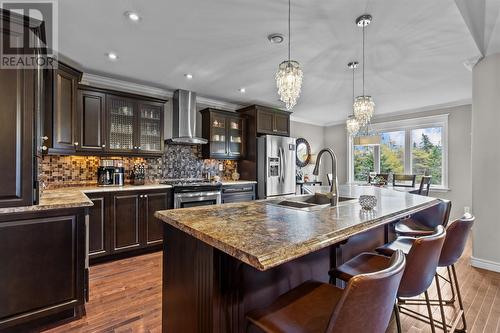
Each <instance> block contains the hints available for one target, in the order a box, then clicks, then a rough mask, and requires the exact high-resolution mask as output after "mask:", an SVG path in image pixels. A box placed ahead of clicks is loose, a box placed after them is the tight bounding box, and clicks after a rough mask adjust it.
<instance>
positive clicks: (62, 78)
mask: <svg viewBox="0 0 500 333" xmlns="http://www.w3.org/2000/svg"><path fill="white" fill-rule="evenodd" d="M80 74H81V73H79V72H78V71H76V70H74V69H72V68H71V67H68V66H66V65H64V64H61V63H59V66H58V68H57V69H54V70H52V71H50V72H49V73H48V75H47V77H48V80H47V81H48V83H47V89H46V90H47V92H46V96H47V105H46V112H45V133H44V139H45V141H44V148H43V149H44V151H45V152H47V153H49V154H76V155H79V154H81V155H88V154H97V155H112V154H121V155H134V156H148V155H154V156H159V155H161V154H162V152H163V128H164V119H165V117H164V104H165V102H166V101H165V100H161V99H156V98H149V97H145V96H138V95H134V94H128V93H123V92H118V91H111V90H106V89H100V88H94V87H89V86H85V85H80V86H79V85H78V81H79V79H80Z"/></svg>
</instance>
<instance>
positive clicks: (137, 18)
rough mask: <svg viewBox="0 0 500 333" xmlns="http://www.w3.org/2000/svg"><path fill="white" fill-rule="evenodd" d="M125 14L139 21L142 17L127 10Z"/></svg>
mask: <svg viewBox="0 0 500 333" xmlns="http://www.w3.org/2000/svg"><path fill="white" fill-rule="evenodd" d="M125 16H126V17H128V18H129V19H130V20H131V21H134V22H137V21H139V20H140V19H141V17H140V16H139V14H137V13H135V12H125Z"/></svg>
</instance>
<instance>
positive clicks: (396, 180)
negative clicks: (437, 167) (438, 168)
mask: <svg viewBox="0 0 500 333" xmlns="http://www.w3.org/2000/svg"><path fill="white" fill-rule="evenodd" d="M415 179H417V175H400V174H394V176H393V178H392V186H394V187H415Z"/></svg>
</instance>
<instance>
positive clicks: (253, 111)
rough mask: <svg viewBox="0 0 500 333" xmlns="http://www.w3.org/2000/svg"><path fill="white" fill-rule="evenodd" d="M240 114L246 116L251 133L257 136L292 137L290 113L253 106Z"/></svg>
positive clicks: (240, 111)
mask: <svg viewBox="0 0 500 333" xmlns="http://www.w3.org/2000/svg"><path fill="white" fill-rule="evenodd" d="M238 112H239V113H241V114H244V115H246V117H247V120H248V128H249V131H252V132H253V134H254V135H255V136H258V135H262V134H270V135H282V136H289V135H290V112H286V111H282V110H278V109H272V108H268V107H264V106H260V105H252V106H249V107H246V108H244V109H241V110H238ZM250 129H251V130H250Z"/></svg>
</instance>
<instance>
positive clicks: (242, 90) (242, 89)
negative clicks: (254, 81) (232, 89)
mask: <svg viewBox="0 0 500 333" xmlns="http://www.w3.org/2000/svg"><path fill="white" fill-rule="evenodd" d="M238 91H239V92H240V93H242V94H244V93H246V91H247V90H246V89H245V88H240V89H238Z"/></svg>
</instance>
